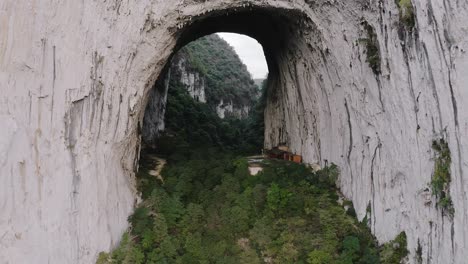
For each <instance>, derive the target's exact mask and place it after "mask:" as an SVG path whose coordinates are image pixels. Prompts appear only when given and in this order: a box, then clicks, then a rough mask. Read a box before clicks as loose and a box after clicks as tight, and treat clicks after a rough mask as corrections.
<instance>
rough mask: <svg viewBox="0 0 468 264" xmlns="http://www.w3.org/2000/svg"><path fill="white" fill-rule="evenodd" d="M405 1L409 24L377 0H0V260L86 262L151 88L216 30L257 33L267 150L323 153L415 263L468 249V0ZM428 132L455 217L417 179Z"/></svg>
mask: <svg viewBox="0 0 468 264" xmlns="http://www.w3.org/2000/svg"><path fill="white" fill-rule="evenodd" d="M413 5H414V14H415V19H416V23H415V27H414V28H408V27H406V26H405V25H403V24H402V22H400V15H399V10H398V7H397V5H396V4H395V2H394V1H382V0H366V1H364V0H348V1H344V0H332V1H310V0H244V1H234V0H211V1H199V0H197V1H195V0H184V1H183V0H152V1H151V0H142V1H122V0H110V1H65V2H60V3H58V2H57V1H51V0H42V1H14V0H5V1H2V2H1V3H0V87H1V88H0V89H1V90H0V91H1V93H0V262H1V263H93V262H94V261H95V259H96V257H97V254H98V253H99V252H100V251H107V250H109V249H110V248H111V247H113V246H115V245H116V244H117V243H118V242H119V239H120V236H121V234H122V232H123V231H124V230H125V229H126V228H127V216H128V215H129V214H131V212H132V210H133V207H134V205H135V203H136V202H137V200H138V194H137V192H136V190H135V181H134V175H135V170H136V169H137V164H138V155H139V146H140V138H141V136H140V130H141V123H142V121H143V114H144V110H145V107H146V103H147V101H148V97H149V96H148V95H149V91H150V89H151V88H152V87H153V85H154V83H155V81H156V80H157V78H158V76H159V75H160V74H162V70H163V68H164V66H165V64H166V63H167V62H168V61H169V59H170V57H171V56H172V55H173V54H174V52H175V51H176V50H177V49H178V48H180V47H181V46H182V45H184V44H186V43H187V42H189V41H191V40H193V39H196V38H198V37H200V36H202V35H204V34H209V33H213V32H217V31H230V32H236V33H243V34H247V35H249V36H252V37H255V38H256V39H257V40H259V42H260V43H262V44H263V46H264V49H265V55H266V58H267V61H268V65H269V68H270V80H269V84H268V88H269V92H268V104H267V109H266V111H265V117H266V119H265V122H266V124H265V125H266V126H265V127H266V131H265V136H266V137H265V138H266V140H265V145H266V147H271V146H275V145H277V144H280V143H286V144H287V145H289V146H290V148H291V150H292V151H294V152H296V153H298V154H302V155H303V158H304V160H305V161H306V162H309V163H318V164H321V165H324V164H325V163H326V162H328V163H330V162H334V163H336V164H337V165H339V166H340V168H341V174H342V175H341V178H340V180H339V185H340V187H341V189H342V192H343V194H344V195H345V196H346V197H347V198H348V199H351V200H352V201H353V202H354V206H355V207H356V212H357V214H358V217H359V218H362V217H364V215H365V214H366V208H367V207H368V205H370V206H369V207H370V209H371V210H370V211H371V212H370V224H371V229H372V231H373V232H374V234H375V235H376V236H377V238H378V239H379V241H381V242H385V241H389V240H391V239H393V238H394V237H395V236H396V235H397V234H398V233H400V232H401V231H405V232H406V234H407V236H408V249H409V250H410V252H411V254H410V258H409V262H410V263H416V259H417V258H418V256H416V249H417V247H418V241H419V244H420V246H421V249H422V255H421V258H422V260H423V263H464V262H466V257H468V209H467V207H468V198H467V192H468V182H467V180H466V179H467V177H468V163H467V160H468V141H467V140H468V137H467V135H468V89H467V85H468V55H467V50H468V26H467V25H468V2H466V1H463V0H451V1H449V0H440V1H433V0H419V1H413ZM369 27H371V28H372V30H369V29H370V28H369ZM369 32H373V34H375V35H373V34H372V36H370V34H369ZM369 43H370V44H372V45H370V44H369ZM371 48H372V49H371ZM371 52H372V54H370V53H371ZM375 53H377V55H378V60H376V59H375V58H376V57H374V56H373V55H375ZM369 55H372V56H369ZM370 57H372V58H371V59H372V60H371V59H369V58H370ZM370 61H372V62H371V63H373V64H370V63H369V62H370ZM376 61H377V62H376ZM160 96H165V94H164V92H163V93H161V94H160ZM441 137H445V138H446V140H447V141H448V145H449V148H450V150H451V154H452V166H451V177H452V179H451V182H452V184H451V186H450V194H451V197H452V200H453V205H454V208H455V214H454V217H453V218H451V217H449V216H445V215H443V214H442V212H441V210H440V209H438V208H437V207H436V200H435V198H434V197H433V196H432V195H431V194H430V188H429V187H428V185H429V183H430V181H431V175H432V173H433V168H434V161H433V157H434V155H435V154H434V153H433V151H432V149H431V143H432V141H433V140H434V139H438V138H441Z"/></svg>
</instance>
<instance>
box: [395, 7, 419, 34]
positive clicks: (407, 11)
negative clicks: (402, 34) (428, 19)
mask: <svg viewBox="0 0 468 264" xmlns="http://www.w3.org/2000/svg"><path fill="white" fill-rule="evenodd" d="M397 4H398V8H399V10H400V21H401V22H402V23H403V24H404V25H405V26H406V27H407V28H409V29H411V28H413V27H414V25H415V24H416V19H415V15H414V7H413V4H412V3H411V0H399V2H397Z"/></svg>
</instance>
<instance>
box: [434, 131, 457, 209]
mask: <svg viewBox="0 0 468 264" xmlns="http://www.w3.org/2000/svg"><path fill="white" fill-rule="evenodd" d="M432 149H433V150H434V152H435V159H434V174H433V175H432V180H431V189H432V194H433V195H435V196H436V198H437V206H438V207H439V208H441V209H442V210H443V212H444V213H446V214H448V215H449V216H453V214H454V213H455V209H454V208H453V203H452V199H451V197H450V193H449V188H450V182H451V175H450V166H451V163H452V157H451V154H450V149H449V146H448V143H447V141H445V140H444V139H443V138H442V139H439V140H434V141H433V142H432Z"/></svg>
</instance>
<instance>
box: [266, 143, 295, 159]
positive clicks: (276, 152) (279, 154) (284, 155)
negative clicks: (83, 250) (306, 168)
mask: <svg viewBox="0 0 468 264" xmlns="http://www.w3.org/2000/svg"><path fill="white" fill-rule="evenodd" d="M266 153H267V156H268V158H270V159H281V160H287V161H292V162H295V163H302V156H301V155H296V154H293V153H291V152H290V151H289V148H288V147H287V146H284V145H281V146H278V147H274V148H273V149H271V150H268V151H267V152H266Z"/></svg>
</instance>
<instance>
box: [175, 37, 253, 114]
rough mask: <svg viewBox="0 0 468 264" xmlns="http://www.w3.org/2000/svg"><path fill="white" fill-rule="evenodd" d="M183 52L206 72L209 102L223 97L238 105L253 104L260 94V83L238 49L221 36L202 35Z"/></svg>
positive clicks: (190, 61) (199, 68)
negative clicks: (248, 69)
mask: <svg viewBox="0 0 468 264" xmlns="http://www.w3.org/2000/svg"><path fill="white" fill-rule="evenodd" d="M180 54H183V56H187V58H188V61H189V63H190V65H191V66H192V67H193V68H194V69H195V70H197V71H198V72H200V73H201V74H202V75H203V76H205V78H206V88H205V90H206V95H207V102H208V104H210V105H213V106H216V105H218V104H219V102H220V101H221V100H223V101H224V103H228V102H232V103H233V105H234V106H235V107H242V106H252V104H253V103H254V101H255V98H256V97H257V96H258V89H257V86H256V85H255V83H254V81H253V79H252V77H251V75H250V73H249V72H248V71H247V67H246V66H245V65H244V64H243V63H242V61H241V60H240V58H239V56H238V55H237V53H236V52H235V51H234V49H233V48H232V47H231V46H230V45H229V44H228V43H227V42H226V41H225V40H223V39H222V38H221V37H219V36H218V35H216V34H212V35H209V36H206V37H203V38H200V39H198V40H196V41H194V42H191V43H190V44H188V45H187V46H185V47H184V48H183V49H182V50H181V51H180Z"/></svg>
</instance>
